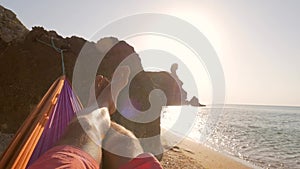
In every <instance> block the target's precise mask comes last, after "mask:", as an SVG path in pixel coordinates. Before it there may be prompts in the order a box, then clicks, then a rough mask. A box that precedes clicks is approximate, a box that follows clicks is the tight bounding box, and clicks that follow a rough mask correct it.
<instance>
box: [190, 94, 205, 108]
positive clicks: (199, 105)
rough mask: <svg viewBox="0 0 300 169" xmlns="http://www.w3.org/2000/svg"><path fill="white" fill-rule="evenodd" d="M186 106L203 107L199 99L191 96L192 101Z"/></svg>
mask: <svg viewBox="0 0 300 169" xmlns="http://www.w3.org/2000/svg"><path fill="white" fill-rule="evenodd" d="M188 104H189V105H191V106H196V107H201V106H205V105H203V104H200V103H199V99H198V98H197V97H195V96H193V97H192V99H191V100H190V101H188Z"/></svg>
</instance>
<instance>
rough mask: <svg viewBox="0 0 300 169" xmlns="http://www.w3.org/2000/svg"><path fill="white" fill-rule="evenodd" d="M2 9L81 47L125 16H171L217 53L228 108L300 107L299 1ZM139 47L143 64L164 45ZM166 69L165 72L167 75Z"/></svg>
mask: <svg viewBox="0 0 300 169" xmlns="http://www.w3.org/2000/svg"><path fill="white" fill-rule="evenodd" d="M0 4H1V5H3V6H4V7H6V8H9V9H11V10H13V11H14V12H15V13H16V14H17V17H18V18H19V19H20V20H21V21H22V22H23V24H24V25H25V26H26V27H27V28H29V29H31V27H32V26H43V27H44V28H45V29H47V30H55V31H57V32H58V33H59V34H60V35H62V36H64V37H68V36H72V35H76V36H80V37H84V38H85V39H91V38H92V37H93V35H94V34H95V33H96V32H97V31H99V30H100V29H101V28H102V27H103V26H105V25H107V24H109V23H111V22H112V21H114V20H117V19H119V18H122V17H124V16H129V15H132V14H138V13H146V12H147V13H162V14H169V15H173V16H176V17H178V18H181V19H183V20H185V21H187V22H189V23H191V24H192V25H194V26H195V27H197V28H198V29H199V30H200V31H201V32H202V33H203V34H204V35H205V36H206V37H207V38H208V40H209V41H210V43H211V44H212V45H213V47H214V49H215V50H216V52H217V54H218V57H219V60H220V62H221V65H222V67H223V71H224V76H225V81H226V103H229V104H262V105H294V106H300V89H299V87H300V47H299V44H300V19H299V16H300V10H299V8H300V1H298V0H285V1H281V0H247V1H246V0H243V1H241V0H227V1H224V0H219V1H201V0H197V1H181V2H177V1H162V0H159V1H158V0H153V1H130V0H126V1H121V0H120V1H114V0H112V1H109V2H104V1H99V0H97V1H96V0H90V1H85V3H84V1H79V0H63V1H58V0H51V1H46V2H45V1H32V0H27V1H20V0H14V1H11V0H1V3H0ZM151 38H152V39H151ZM142 41H143V39H136V40H134V39H131V40H130V39H129V40H128V42H129V44H131V45H133V46H134V47H135V49H136V51H139V52H141V58H142V60H143V56H142V55H143V53H142V52H143V50H144V49H145V48H154V46H155V45H154V46H153V47H152V46H150V47H145V44H148V45H151V44H152V45H153V44H157V43H158V44H162V43H163V44H168V43H167V41H164V40H159V42H157V43H153V42H155V37H154V38H153V37H144V41H145V42H142ZM146 41H148V42H146ZM151 42H152V43H151ZM141 43H142V44H141ZM169 45H172V42H170V43H169ZM158 46H160V48H159V47H158V48H159V50H163V51H168V52H170V50H169V49H170V48H168V47H167V45H166V46H163V45H158ZM169 47H170V46H169ZM155 48H156V47H155ZM175 48H176V49H177V50H179V49H178V48H177V47H175ZM181 51H184V50H181ZM176 53H177V54H178V53H180V52H179V51H178V52H176ZM149 66H150V65H149ZM170 66H171V65H166V69H167V68H169V67H170ZM200 69H201V70H202V68H200ZM168 70H169V69H168ZM178 74H179V76H180V67H179V70H178ZM208 77H209V75H208V74H207V73H206V72H205V71H204V70H203V73H200V75H199V79H198V82H197V83H199V86H200V88H201V89H199V93H200V96H201V97H200V101H201V102H203V103H210V100H211V92H212V90H213V89H211V87H210V82H209V78H208ZM180 78H181V77H180ZM184 87H185V86H184ZM186 90H187V91H188V92H190V93H191V95H192V94H193V92H194V89H189V88H188V87H187V89H186ZM191 95H189V97H190V96H191Z"/></svg>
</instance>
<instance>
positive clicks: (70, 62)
mask: <svg viewBox="0 0 300 169" xmlns="http://www.w3.org/2000/svg"><path fill="white" fill-rule="evenodd" d="M0 24H1V25H0V35H1V38H0V72H1V74H0V79H1V81H0V91H1V92H0V124H1V126H0V131H1V132H9V133H13V132H16V130H17V129H18V128H19V127H20V125H21V124H22V122H23V121H24V120H25V118H26V117H27V116H28V114H29V113H30V112H31V111H32V110H33V108H34V107H35V106H36V104H37V103H38V102H39V101H40V99H41V98H42V97H43V95H44V94H45V93H46V91H47V90H48V88H49V87H50V85H51V84H52V83H53V82H54V80H55V79H56V78H58V77H59V76H60V75H61V74H62V65H61V58H60V54H59V53H58V52H57V51H55V50H54V49H53V48H52V47H51V40H53V42H54V43H55V45H56V46H57V47H58V48H60V49H63V50H64V64H65V70H66V76H67V78H68V79H69V80H72V75H73V70H74V65H75V62H76V59H77V57H78V55H79V54H80V52H81V51H82V48H83V47H84V46H89V47H90V51H89V52H90V53H86V56H85V57H86V58H87V59H90V58H91V57H98V56H99V57H100V56H101V57H104V58H103V60H102V62H101V64H100V66H99V69H98V74H102V75H104V76H106V77H107V78H108V79H111V78H112V75H113V73H114V71H115V69H116V68H117V67H118V66H119V64H120V63H121V62H123V61H124V62H123V63H122V64H125V65H128V66H129V67H130V69H131V72H132V74H131V77H130V79H131V83H130V84H129V85H128V86H127V88H128V89H129V96H130V100H131V101H132V103H133V105H134V106H135V108H136V109H138V110H141V111H145V110H147V109H148V108H149V107H150V102H149V100H148V96H149V94H150V92H151V91H152V90H154V89H160V90H162V91H163V92H164V93H165V95H166V99H167V100H166V104H167V105H180V104H186V103H188V101H187V100H186V97H187V93H186V92H185V91H184V90H183V89H182V84H183V83H182V82H181V81H180V79H179V78H178V77H177V75H176V70H174V69H172V70H171V72H172V73H169V72H146V71H144V70H143V67H142V65H141V60H140V58H139V56H138V54H137V53H135V51H134V48H133V47H132V46H130V45H128V44H127V43H126V42H125V41H119V40H118V39H116V38H112V37H110V38H103V39H102V40H100V41H98V42H97V43H94V42H88V41H86V40H84V39H82V38H79V37H75V36H73V37H70V38H63V37H62V36H60V35H58V34H57V33H56V32H55V31H46V30H44V29H43V28H42V27H34V28H33V29H32V30H31V31H28V30H27V29H26V28H25V27H24V26H23V24H22V23H21V22H20V21H19V20H18V19H17V18H16V15H15V14H14V13H12V12H11V11H9V10H7V9H5V8H3V7H0ZM111 44H115V45H114V46H113V47H112V48H111V49H110V50H108V49H109V48H110V47H111V46H110V45H111ZM91 51H92V52H91ZM106 52H107V53H106ZM104 53H106V54H104ZM103 54H104V55H103ZM129 55H130V56H131V57H132V58H131V59H130V61H125V59H126V58H127V57H128V56H129ZM135 73H137V74H136V75H135ZM82 88H83V90H82V91H83V92H88V91H89V88H90V86H84V85H83V86H82ZM124 92H125V91H123V94H124ZM121 94H122V92H121ZM81 99H82V100H85V98H81ZM193 102H197V99H196V98H195V99H193ZM120 103H122V100H120ZM83 104H85V103H83ZM195 105H199V104H197V103H195ZM158 106H159V105H158ZM160 110H161V107H159V108H158V109H156V112H150V113H155V114H160ZM112 119H113V120H115V121H116V122H118V123H120V124H122V125H123V126H125V127H126V128H128V129H129V130H131V131H133V132H134V134H135V135H136V136H137V137H139V138H144V137H151V136H155V135H159V134H160V118H157V119H155V120H154V121H152V122H149V123H143V124H142V123H137V122H133V121H131V120H129V119H127V118H125V117H124V116H123V115H122V113H120V112H117V113H116V114H115V115H114V116H113V117H112ZM142 145H143V147H144V149H145V150H146V151H158V149H160V148H161V144H160V140H159V139H157V142H156V143H155V144H153V145H147V144H146V143H142Z"/></svg>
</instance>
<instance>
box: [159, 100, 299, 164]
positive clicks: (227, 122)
mask: <svg viewBox="0 0 300 169" xmlns="http://www.w3.org/2000/svg"><path fill="white" fill-rule="evenodd" d="M161 117H162V118H161V126H162V127H164V128H166V129H168V130H170V131H173V132H175V133H177V134H179V135H181V136H183V137H189V138H190V139H192V140H194V141H196V142H199V143H201V144H204V145H205V146H207V147H209V148H211V149H213V150H215V151H218V152H220V153H223V154H225V155H227V156H230V157H233V158H235V159H238V160H239V161H242V162H244V163H246V164H250V166H252V168H270V169H271V168H276V169H277V168H284V169H299V168H300V107H288V106H260V105H222V106H221V105H214V106H207V107H202V108H195V107H191V106H168V107H164V108H163V111H162V114H161Z"/></svg>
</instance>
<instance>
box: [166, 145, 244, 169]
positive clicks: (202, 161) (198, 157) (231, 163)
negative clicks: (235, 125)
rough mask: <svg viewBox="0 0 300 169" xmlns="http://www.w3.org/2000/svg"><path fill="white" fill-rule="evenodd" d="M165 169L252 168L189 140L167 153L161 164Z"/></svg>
mask: <svg viewBox="0 0 300 169" xmlns="http://www.w3.org/2000/svg"><path fill="white" fill-rule="evenodd" d="M161 164H162V165H163V167H164V168H165V169H176V168H178V169H179V168H180V169H182V168H185V169H194V168H195V169H202V168H208V169H209V168H212V169H225V168H226V169H227V168H228V169H232V168H234V169H249V168H250V167H248V166H246V165H244V164H242V163H240V162H238V161H236V160H234V159H232V158H230V157H227V156H225V155H223V154H221V153H219V152H216V151H214V150H212V149H209V148H207V147H205V146H204V145H202V144H199V143H196V142H194V141H191V140H189V139H184V140H183V141H182V142H180V143H179V144H178V145H176V146H174V147H173V148H171V149H169V150H168V151H166V152H165V154H164V157H163V160H162V162H161Z"/></svg>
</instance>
